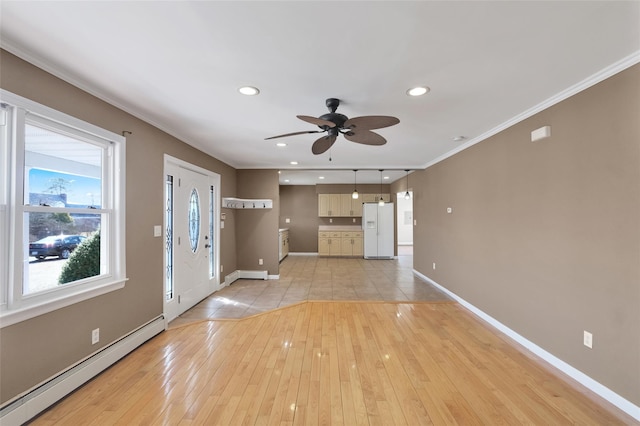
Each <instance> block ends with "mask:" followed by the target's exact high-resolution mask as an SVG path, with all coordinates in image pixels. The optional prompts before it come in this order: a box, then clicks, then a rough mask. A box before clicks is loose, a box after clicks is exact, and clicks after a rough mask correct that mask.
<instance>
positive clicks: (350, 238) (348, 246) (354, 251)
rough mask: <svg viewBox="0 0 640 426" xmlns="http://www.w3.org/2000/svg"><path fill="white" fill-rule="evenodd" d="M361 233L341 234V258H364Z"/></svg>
mask: <svg viewBox="0 0 640 426" xmlns="http://www.w3.org/2000/svg"><path fill="white" fill-rule="evenodd" d="M362 238H363V237H362V231H349V232H345V231H343V232H342V256H364V249H363V240H362Z"/></svg>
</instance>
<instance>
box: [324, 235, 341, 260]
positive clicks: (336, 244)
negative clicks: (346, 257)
mask: <svg viewBox="0 0 640 426" xmlns="http://www.w3.org/2000/svg"><path fill="white" fill-rule="evenodd" d="M318 255H319V256H341V255H342V233H341V232H340V231H320V232H318Z"/></svg>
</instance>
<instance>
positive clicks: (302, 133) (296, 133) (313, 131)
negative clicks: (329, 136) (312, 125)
mask: <svg viewBox="0 0 640 426" xmlns="http://www.w3.org/2000/svg"><path fill="white" fill-rule="evenodd" d="M307 133H324V130H309V131H306V132H293V133H285V134H284V135H278V136H271V137H270V138H264V140H265V141H266V140H269V139H276V138H284V137H286V136H295V135H305V134H307Z"/></svg>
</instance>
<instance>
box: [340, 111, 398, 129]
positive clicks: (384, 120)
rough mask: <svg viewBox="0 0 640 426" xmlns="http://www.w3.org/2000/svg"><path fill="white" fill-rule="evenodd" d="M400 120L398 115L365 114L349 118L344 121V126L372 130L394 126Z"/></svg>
mask: <svg viewBox="0 0 640 426" xmlns="http://www.w3.org/2000/svg"><path fill="white" fill-rule="evenodd" d="M399 122H400V120H399V119H397V118H396V117H390V116H388V115H365V116H362V117H353V118H350V119H348V120H347V121H345V122H344V127H345V128H347V129H354V130H355V129H358V130H371V129H382V128H383V127H389V126H394V125H396V124H398V123H399Z"/></svg>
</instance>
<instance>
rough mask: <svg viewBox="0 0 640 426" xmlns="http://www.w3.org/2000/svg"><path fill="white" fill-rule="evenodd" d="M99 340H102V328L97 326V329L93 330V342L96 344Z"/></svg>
mask: <svg viewBox="0 0 640 426" xmlns="http://www.w3.org/2000/svg"><path fill="white" fill-rule="evenodd" d="M99 341H100V329H99V328H96V329H95V330H92V331H91V344H92V345H95V344H96V343H98V342H99Z"/></svg>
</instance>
